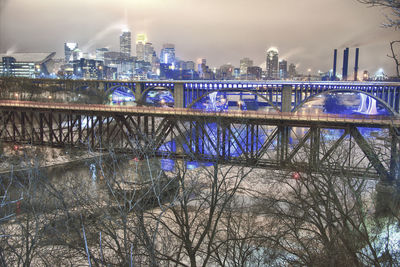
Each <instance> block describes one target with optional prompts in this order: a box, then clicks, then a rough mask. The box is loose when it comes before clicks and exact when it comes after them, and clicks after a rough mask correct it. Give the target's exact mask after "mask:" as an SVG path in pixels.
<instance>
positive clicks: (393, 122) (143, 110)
mask: <svg viewBox="0 0 400 267" xmlns="http://www.w3.org/2000/svg"><path fill="white" fill-rule="evenodd" d="M0 108H19V109H29V110H41V111H44V112H73V113H76V112H78V113H88V114H92V113H93V112H94V113H102V114H104V113H123V114H126V115H136V114H137V115H156V116H160V117H168V116H174V117H199V118H201V117H206V118H209V119H210V118H216V119H230V120H238V121H239V120H256V121H260V120H262V121H266V122H271V121H279V122H282V123H285V122H288V123H289V124H290V125H293V123H298V124H299V125H302V124H306V125H310V124H318V125H327V126H335V125H336V126H342V125H353V126H367V127H382V128H387V127H389V126H392V127H400V117H398V116H372V115H338V114H319V115H313V114H293V113H290V112H289V113H284V112H276V111H275V112H257V111H224V112H212V111H211V112H210V111H203V110H197V109H187V108H163V107H144V106H139V107H137V106H109V105H93V104H90V105H83V104H66V103H46V102H31V101H12V100H11V101H10V100H2V101H0Z"/></svg>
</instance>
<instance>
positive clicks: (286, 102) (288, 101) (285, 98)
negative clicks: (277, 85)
mask: <svg viewBox="0 0 400 267" xmlns="http://www.w3.org/2000/svg"><path fill="white" fill-rule="evenodd" d="M281 97H282V98H281V111H282V112H291V111H292V86H291V85H283V86H282V96H281Z"/></svg>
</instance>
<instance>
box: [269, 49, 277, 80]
mask: <svg viewBox="0 0 400 267" xmlns="http://www.w3.org/2000/svg"><path fill="white" fill-rule="evenodd" d="M278 62H279V52H278V49H277V48H276V47H270V48H269V49H268V50H267V62H266V63H267V64H266V66H267V69H266V78H267V79H268V80H274V79H278V78H279V71H278Z"/></svg>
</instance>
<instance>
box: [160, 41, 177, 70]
mask: <svg viewBox="0 0 400 267" xmlns="http://www.w3.org/2000/svg"><path fill="white" fill-rule="evenodd" d="M160 63H164V64H172V65H173V64H175V45H174V44H163V48H162V49H161V53H160Z"/></svg>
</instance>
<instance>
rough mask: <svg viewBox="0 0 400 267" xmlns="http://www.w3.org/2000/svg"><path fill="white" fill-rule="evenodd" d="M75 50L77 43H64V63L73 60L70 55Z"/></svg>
mask: <svg viewBox="0 0 400 267" xmlns="http://www.w3.org/2000/svg"><path fill="white" fill-rule="evenodd" d="M76 49H78V43H64V56H65V62H66V63H68V62H70V61H72V60H73V59H72V53H73V52H74V50H76Z"/></svg>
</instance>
